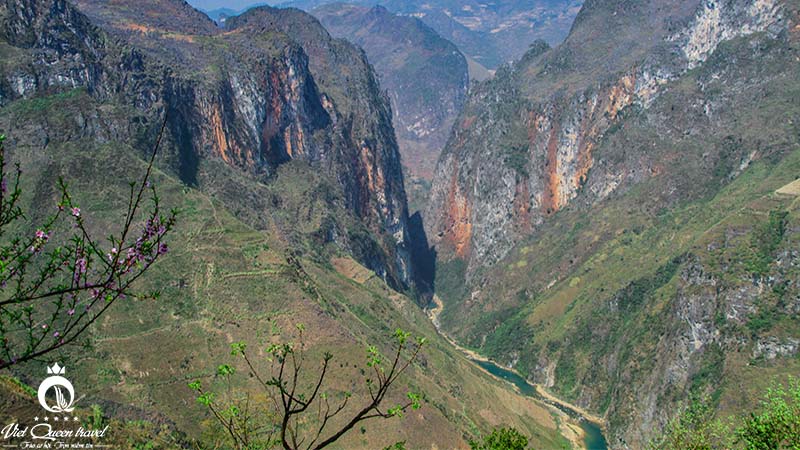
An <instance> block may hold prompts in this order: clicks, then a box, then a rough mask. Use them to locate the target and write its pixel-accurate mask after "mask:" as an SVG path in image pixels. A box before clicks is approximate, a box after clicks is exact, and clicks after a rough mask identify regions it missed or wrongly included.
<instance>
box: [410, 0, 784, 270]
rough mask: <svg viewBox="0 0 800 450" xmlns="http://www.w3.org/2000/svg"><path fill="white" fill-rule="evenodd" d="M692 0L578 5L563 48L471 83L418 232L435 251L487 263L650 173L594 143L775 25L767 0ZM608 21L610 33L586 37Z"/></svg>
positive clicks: (538, 52) (773, 5) (537, 49)
mask: <svg viewBox="0 0 800 450" xmlns="http://www.w3.org/2000/svg"><path fill="white" fill-rule="evenodd" d="M662 3H664V2H662ZM739 3H742V4H741V5H740V4H739ZM699 5H700V3H699V2H695V3H693V2H685V1H684V2H666V3H664V4H659V5H658V6H645V5H636V6H635V7H632V8H623V7H622V6H620V5H617V4H616V3H614V2H611V3H607V2H589V3H588V4H587V5H586V6H585V7H584V9H583V10H582V11H581V13H580V14H579V16H578V18H577V20H576V24H575V28H574V29H573V31H572V32H571V34H570V36H569V38H568V39H567V41H566V42H565V43H564V44H563V45H561V46H559V47H558V48H556V49H553V50H550V51H548V50H547V49H546V46H545V45H544V44H539V45H537V46H533V47H532V48H531V49H530V50H529V52H528V53H527V54H526V55H525V56H524V57H523V59H522V60H521V61H520V62H519V63H518V64H516V65H515V66H514V67H513V68H512V69H510V70H506V71H502V72H500V73H499V74H498V75H497V77H496V79H494V80H492V81H490V82H487V83H485V84H483V85H481V86H480V87H479V88H477V89H475V92H474V93H472V95H471V96H470V98H469V100H468V102H467V106H466V107H465V109H464V111H463V113H462V114H461V116H460V118H459V120H458V122H457V123H456V126H455V129H454V132H453V136H452V138H451V139H450V141H449V142H448V145H447V147H446V149H445V150H444V152H443V155H442V157H441V159H440V161H439V164H438V167H437V173H436V176H435V179H434V183H433V187H432V191H431V202H430V205H429V207H428V211H427V215H426V217H427V218H428V223H427V227H428V235H429V236H430V237H431V240H432V242H433V243H434V244H437V245H439V249H440V251H443V252H444V254H445V255H453V256H455V257H458V258H462V259H466V260H468V261H469V268H470V269H474V268H475V267H478V266H482V265H491V264H493V263H495V262H497V261H498V260H499V259H500V258H502V257H503V256H505V255H506V254H507V252H508V251H509V250H510V249H511V248H512V247H513V245H514V244H515V243H516V242H517V241H518V240H519V239H520V238H521V237H523V236H526V235H528V234H530V232H531V231H532V230H534V229H535V228H536V227H537V226H539V225H541V224H542V223H543V222H544V221H545V220H546V219H547V218H548V217H550V216H552V215H554V214H556V213H557V212H559V211H560V210H562V209H563V208H565V207H566V206H567V205H569V204H570V203H572V202H573V201H575V200H579V201H581V202H584V203H596V202H600V201H602V200H603V199H605V198H607V197H608V196H609V195H611V194H612V193H613V192H614V191H616V190H617V189H619V188H620V187H622V186H625V185H630V184H633V183H636V182H638V181H641V180H643V179H645V178H647V177H649V176H652V175H653V174H655V173H656V171H657V170H658V169H657V168H656V167H655V161H645V160H643V158H642V156H644V155H638V154H622V157H621V158H615V159H616V161H613V163H612V161H602V165H600V164H596V158H595V156H594V150H595V148H596V147H597V145H598V143H599V142H600V141H601V140H602V139H603V137H604V135H606V134H607V133H608V131H609V130H611V129H612V127H614V126H615V124H617V123H619V122H620V119H621V118H622V115H623V114H624V113H625V112H628V111H632V110H634V109H646V108H648V107H649V105H650V104H651V102H652V101H653V99H654V98H656V97H657V96H658V95H659V94H660V93H661V91H662V90H663V87H664V85H665V84H666V83H668V82H670V81H672V80H675V79H678V78H680V76H681V75H682V74H683V73H685V72H686V71H688V70H690V69H692V68H694V67H695V66H697V65H698V64H700V63H702V62H703V61H705V59H706V58H707V57H708V56H709V54H710V52H711V51H712V50H713V48H715V47H716V46H717V45H718V44H719V43H720V42H721V41H723V40H726V39H733V38H735V37H737V36H742V35H751V34H753V33H757V32H765V31H766V32H772V33H777V32H778V31H779V30H780V29H784V25H785V21H784V22H782V21H781V12H780V7H779V5H778V4H777V2H767V1H765V2H761V1H759V2H751V3H747V2H732V3H730V4H728V3H726V4H725V5H721V4H720V5H717V4H716V3H714V2H711V3H708V2H706V3H703V4H702V8H700V6H699ZM709 11H712V12H714V11H716V12H714V13H709ZM609 23H610V24H612V25H615V26H616V27H618V28H617V29H613V32H612V35H606V34H602V35H601V36H599V37H598V36H595V35H596V34H597V31H596V30H597V29H598V28H601V24H606V25H604V26H605V27H608V24H609ZM676 23H680V24H686V25H685V26H684V27H682V28H681V29H679V30H678V29H676V30H673V28H675V27H676V26H675V25H674V24H676ZM770 30H771V31H770ZM586 42H590V44H588V45H584V44H585V43H586ZM701 47H702V48H701ZM595 52H608V57H607V58H596V57H594V56H592V55H593V54H595ZM590 171H591V175H590Z"/></svg>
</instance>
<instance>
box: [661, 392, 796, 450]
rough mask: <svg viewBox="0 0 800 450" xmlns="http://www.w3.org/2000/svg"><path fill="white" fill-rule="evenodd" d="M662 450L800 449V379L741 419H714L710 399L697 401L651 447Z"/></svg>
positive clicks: (669, 425)
mask: <svg viewBox="0 0 800 450" xmlns="http://www.w3.org/2000/svg"><path fill="white" fill-rule="evenodd" d="M649 447H650V448H651V449H660V450H685V449H696V450H706V449H708V450H712V449H747V450H777V449H797V448H800V379H797V378H790V379H789V382H788V383H787V384H786V385H780V384H776V385H774V386H773V387H771V388H769V389H768V390H767V392H766V393H765V394H764V397H763V399H762V401H761V404H760V406H759V408H757V409H756V410H753V411H751V412H750V413H749V414H748V415H747V416H745V417H740V418H728V419H724V420H723V419H719V418H715V417H714V407H713V402H712V401H711V399H709V398H700V399H694V400H693V401H691V402H690V404H689V406H688V407H687V408H686V409H685V410H684V411H683V412H682V413H681V414H680V415H678V416H677V417H676V418H675V419H673V420H672V421H671V422H670V423H669V424H667V426H666V428H665V430H664V432H663V434H662V435H661V436H659V437H658V438H656V439H654V440H653V441H652V442H651V443H650V446H649Z"/></svg>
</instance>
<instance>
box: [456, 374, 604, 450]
mask: <svg viewBox="0 0 800 450" xmlns="http://www.w3.org/2000/svg"><path fill="white" fill-rule="evenodd" d="M472 361H473V362H474V363H475V364H477V365H479V366H481V367H482V368H483V369H485V370H486V371H487V372H489V373H491V374H492V375H495V376H496V377H498V378H502V379H503V380H506V381H508V382H509V383H511V384H513V385H514V386H516V387H517V388H519V391H520V392H521V393H522V394H523V395H527V396H528V397H534V398H536V399H538V400H542V401H545V402H547V403H549V404H551V405H553V406H555V407H556V408H558V409H560V410H562V411H564V412H565V413H567V414H569V415H570V416H572V417H576V418H580V426H581V428H582V429H583V432H584V434H585V438H584V445H586V448H587V449H589V450H608V443H607V442H606V438H605V436H603V430H602V429H601V428H600V427H599V426H597V424H595V423H593V422H590V421H588V420H586V419H585V418H583V417H581V415H580V414H578V413H577V412H576V411H574V410H572V409H570V408H567V407H566V406H564V405H561V404H556V403H552V402H549V401H548V400H547V399H545V398H543V397H542V396H540V395H539V393H538V392H537V391H536V388H535V387H534V386H533V385H531V384H530V383H528V381H527V380H525V378H523V377H521V376H520V375H519V374H517V373H516V372H514V371H511V370H508V369H504V368H503V367H500V366H498V365H497V364H495V363H493V362H490V361H479V360H477V359H473V360H472Z"/></svg>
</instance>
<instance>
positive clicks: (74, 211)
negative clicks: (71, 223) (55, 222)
mask: <svg viewBox="0 0 800 450" xmlns="http://www.w3.org/2000/svg"><path fill="white" fill-rule="evenodd" d="M72 215H73V216H75V217H80V216H81V209H80V208H72Z"/></svg>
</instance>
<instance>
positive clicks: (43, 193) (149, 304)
mask: <svg viewBox="0 0 800 450" xmlns="http://www.w3.org/2000/svg"><path fill="white" fill-rule="evenodd" d="M95 114H99V115H100V116H101V117H113V116H118V118H119V117H122V118H124V115H125V111H124V110H118V109H116V107H115V106H114V105H95V104H93V103H92V101H91V99H90V98H88V96H86V95H85V94H84V93H83V92H80V91H75V92H72V93H69V94H60V95H56V96H51V97H47V98H41V99H33V100H28V101H19V102H16V103H14V104H11V105H9V106H8V107H7V108H4V109H3V110H2V112H0V131H2V132H4V133H6V134H9V135H11V136H12V137H14V136H16V137H17V139H16V142H13V141H12V144H16V145H14V149H13V151H14V157H15V158H18V159H19V160H20V161H21V162H22V165H23V170H24V171H25V181H26V183H27V185H26V186H27V188H28V189H27V192H32V193H35V195H34V196H31V197H28V198H26V203H27V204H28V205H29V206H34V205H35V208H34V210H33V211H34V212H33V214H32V217H31V218H32V222H35V221H36V220H37V219H38V218H40V216H42V215H43V214H45V213H46V212H47V205H48V204H50V203H52V205H55V201H56V200H55V194H54V192H53V191H52V189H50V188H49V187H48V186H52V185H53V183H54V181H55V179H56V177H57V176H58V175H63V176H64V177H65V178H66V179H67V181H68V182H69V183H70V185H71V189H72V191H73V193H74V197H75V198H76V200H77V202H78V203H79V204H80V205H81V207H82V209H83V211H84V212H85V215H87V216H88V217H90V218H92V219H90V220H91V222H90V224H91V226H93V227H94V228H95V229H96V230H98V235H104V233H103V232H104V230H108V229H109V228H113V222H114V220H113V219H114V217H118V216H119V215H120V213H121V211H122V209H123V207H124V205H125V200H126V196H125V193H126V190H127V182H128V180H130V179H132V178H136V177H137V176H138V175H139V174H141V173H142V172H143V169H144V163H143V162H142V161H141V160H140V159H138V158H137V157H135V155H136V152H137V151H136V150H134V149H132V148H130V147H129V146H127V145H126V144H125V143H120V142H113V141H112V142H107V143H104V144H100V143H98V141H97V140H93V139H91V138H82V137H80V134H79V133H78V132H77V131H76V127H75V124H76V121H77V120H79V119H78V118H87V117H93V115H95ZM122 123H124V122H122ZM42 130H45V131H46V132H47V133H50V136H51V138H52V139H51V140H49V141H48V144H47V145H46V146H42V145H40V142H37V140H36V139H37V136H38V137H41V135H42V134H41V133H42ZM73 132H74V134H70V133H73ZM67 136H71V137H69V138H67ZM56 138H58V139H65V140H66V142H63V143H60V142H58V141H57V140H56ZM283 170H284V171H286V172H287V176H288V177H289V178H291V175H292V174H297V173H303V172H304V171H306V172H307V170H305V169H304V168H303V167H302V166H299V165H297V166H295V165H291V166H289V167H286V168H284V169H283ZM234 175H235V174H233V173H231V174H230V176H234ZM311 178H313V177H306V179H311ZM279 179H280V176H279ZM154 182H155V183H156V185H157V186H158V187H159V192H160V194H161V196H162V201H163V204H164V205H166V206H177V207H178V208H179V209H180V210H181V214H180V217H179V224H178V229H177V230H176V231H175V232H174V234H173V238H172V241H171V242H170V245H171V251H170V254H169V255H168V257H167V258H165V259H164V260H163V261H161V262H160V263H159V264H158V267H157V268H155V269H154V270H152V271H151V272H150V273H149V276H148V277H147V278H146V280H144V283H143V285H142V286H141V287H142V288H143V289H144V288H157V289H159V290H160V291H161V293H162V294H161V298H160V299H159V300H157V301H154V300H147V301H134V300H127V301H121V302H120V303H118V304H117V305H115V308H113V309H112V311H111V313H110V314H109V315H107V316H105V317H104V319H103V320H102V321H101V322H100V323H99V324H98V325H97V326H96V327H95V329H94V330H93V335H94V336H93V337H94V347H93V349H92V350H90V351H86V350H84V349H78V348H76V349H74V350H72V351H70V352H69V354H68V355H64V357H63V358H64V359H63V361H64V362H65V364H67V366H68V370H69V371H70V374H71V378H72V380H73V381H74V382H75V384H76V389H77V390H78V392H79V395H86V396H87V399H86V400H84V401H83V402H84V403H88V402H92V401H102V402H103V403H104V405H105V408H106V411H108V412H109V414H110V415H112V416H114V415H115V414H123V412H125V414H126V415H132V416H135V417H153V416H154V415H155V416H157V417H161V418H166V419H168V420H169V421H172V422H174V423H176V424H177V427H178V429H180V430H184V431H186V432H187V433H188V434H189V435H190V436H195V437H196V436H198V435H199V433H200V431H201V427H200V426H199V424H200V423H201V422H202V421H203V420H204V419H205V418H206V415H205V411H204V410H203V408H202V407H201V406H200V405H199V404H197V403H196V402H195V401H194V400H193V395H192V393H191V392H190V390H189V389H188V388H187V387H186V384H187V382H188V381H190V380H193V379H196V378H199V379H202V380H205V382H206V383H210V384H213V385H218V384H219V380H215V379H214V377H213V373H214V369H215V367H216V365H217V364H220V363H224V362H229V361H230V360H231V357H230V356H229V350H228V344H229V343H230V342H233V341H236V340H247V341H249V342H250V343H251V344H253V345H255V344H259V343H263V342H265V341H268V340H270V339H274V338H275V337H274V333H275V331H278V330H291V329H292V327H293V325H294V324H295V323H299V322H302V323H304V324H306V326H307V328H308V330H309V336H308V342H309V344H310V345H311V350H310V351H311V353H312V354H315V355H319V354H321V353H322V352H323V351H324V350H331V351H333V352H334V353H335V354H336V359H335V362H336V363H337V366H336V367H337V370H336V372H335V373H334V375H333V376H332V378H331V386H334V387H339V388H341V389H352V388H355V389H356V392H357V393H358V392H360V391H359V389H360V384H358V383H357V384H355V385H353V384H352V382H351V381H350V380H351V379H358V378H359V371H360V369H361V368H363V367H364V361H365V346H366V345H367V344H370V343H378V344H379V345H380V346H381V347H382V348H384V349H386V350H388V346H387V342H388V340H387V339H386V336H387V334H388V333H389V332H391V331H392V330H394V329H395V328H396V327H402V328H404V329H407V330H410V331H412V332H413V333H414V334H415V335H424V336H427V337H429V338H430V340H431V344H430V347H429V348H428V349H427V350H426V351H425V355H424V359H423V361H421V363H420V364H418V365H417V366H415V367H414V369H413V371H412V372H411V373H410V374H409V376H408V377H407V379H406V381H407V382H408V383H409V384H410V385H411V386H412V388H414V389H419V390H421V391H423V392H425V393H426V394H427V398H428V401H427V403H426V404H425V406H424V407H423V408H422V409H421V410H420V411H418V412H414V413H413V414H409V415H408V416H407V417H406V418H404V419H403V420H402V421H399V420H398V421H395V420H393V421H385V422H372V423H367V424H366V426H365V428H366V431H367V432H366V433H364V434H362V433H359V432H358V431H356V432H354V433H352V434H351V435H349V436H348V437H347V439H345V440H344V441H343V442H342V444H341V446H342V448H379V447H382V446H385V445H389V444H392V443H394V442H397V441H400V440H408V444H409V446H410V447H411V448H419V447H426V446H430V445H436V446H438V447H439V448H451V447H454V446H460V447H464V446H465V441H464V439H465V437H467V436H472V435H475V434H477V433H479V432H482V431H486V430H488V429H489V428H490V427H491V426H492V425H498V424H506V423H508V424H513V425H515V426H517V427H519V428H520V429H523V430H525V432H527V433H528V434H530V435H533V436H534V440H533V441H534V443H536V444H537V445H539V446H542V447H547V448H552V447H561V446H563V445H564V444H565V441H564V440H563V438H561V437H560V436H559V435H558V433H557V431H556V423H555V420H554V418H553V417H552V416H551V414H550V412H549V411H548V410H547V409H546V408H544V407H542V406H541V405H539V404H536V403H534V402H532V401H530V400H528V399H525V398H522V397H519V396H517V395H516V394H514V393H512V391H510V390H509V389H508V388H507V386H505V385H504V384H502V383H501V382H499V381H496V380H494V379H492V378H490V377H488V376H487V375H485V374H484V373H483V372H481V371H479V370H478V369H477V368H476V367H474V366H473V365H472V364H471V363H469V362H468V361H467V360H465V359H464V358H463V357H462V356H461V355H460V354H459V353H458V352H457V351H455V350H454V349H453V348H452V347H451V346H450V345H449V344H447V343H446V342H445V341H443V340H442V339H440V338H438V337H437V335H436V333H435V331H434V330H433V328H432V326H431V325H430V323H429V322H428V320H427V319H426V317H425V316H424V314H422V312H421V311H420V310H419V309H418V308H417V307H416V306H415V305H414V303H413V302H412V301H410V300H409V299H408V298H406V297H404V296H402V295H400V294H397V293H396V292H394V291H392V290H390V289H388V288H387V287H386V286H385V284H383V282H382V281H380V280H379V279H378V278H377V277H371V278H370V277H367V278H368V279H367V280H366V281H364V282H363V284H362V283H359V282H357V281H354V280H352V279H351V276H352V273H351V272H352V270H351V271H348V270H341V272H342V273H340V271H337V270H336V269H335V268H334V267H333V266H332V265H331V264H329V263H327V262H326V260H325V259H322V258H319V257H317V256H314V255H315V254H316V253H311V252H307V253H303V254H304V255H305V256H301V258H300V261H301V264H302V266H303V267H304V270H305V271H306V272H307V276H308V277H310V280H312V284H313V285H314V286H316V287H317V288H318V290H319V291H320V292H321V293H322V296H321V297H317V296H316V295H315V294H313V291H312V290H309V289H308V288H304V286H305V283H306V281H307V280H308V278H306V276H305V275H298V274H297V273H296V272H294V271H293V270H292V269H291V268H290V267H289V265H288V264H287V261H286V256H287V253H288V252H289V251H290V248H289V246H288V245H287V238H286V237H284V236H280V235H279V234H278V233H277V232H276V231H274V230H275V229H276V228H275V227H267V228H268V229H272V230H273V231H268V232H258V231H254V230H253V229H251V228H249V227H247V226H245V225H244V224H243V223H241V222H240V221H238V220H237V219H236V218H235V217H233V216H232V215H231V214H230V213H229V212H228V210H227V209H226V208H225V207H224V206H223V205H220V204H219V203H218V202H216V201H214V200H211V199H210V198H209V197H208V196H206V195H205V194H203V193H202V192H199V191H197V190H194V189H190V188H187V187H185V186H184V185H181V184H179V183H178V182H177V181H176V180H175V179H174V178H173V177H172V176H171V175H169V174H166V173H163V172H158V173H156V176H155V180H154ZM280 187H281V188H282V189H295V188H296V189H297V192H294V193H287V195H295V196H298V197H299V200H298V202H299V201H300V200H301V199H302V197H303V196H304V195H307V194H305V193H306V192H307V190H306V189H305V188H303V187H302V183H300V184H298V185H296V186H295V185H294V184H292V183H291V182H283V183H282V184H280ZM306 212H308V213H309V214H311V213H312V212H313V208H309V210H307V211H306ZM265 214H266V215H270V217H271V218H270V220H271V221H272V220H287V219H286V218H285V217H282V214H283V215H285V211H265ZM273 215H274V217H272V216H273ZM310 219H311V218H310V217H305V218H303V217H297V218H295V220H298V221H299V222H301V223H306V222H307V221H308V220H310ZM311 222H314V221H313V220H311ZM273 223H274V222H273ZM307 245H308V244H307ZM350 263H351V265H354V266H351V269H352V267H355V268H356V269H358V266H357V265H356V263H354V262H352V261H351V262H350ZM361 270H362V271H363V270H365V269H363V268H361ZM356 271H358V270H356ZM343 273H344V274H343ZM348 275H350V276H348ZM353 278H357V279H358V280H361V281H363V279H364V277H353ZM43 369H44V362H42V363H32V364H29V365H27V366H25V367H22V368H20V369H19V370H18V371H16V373H17V375H19V376H21V377H22V378H23V379H24V380H26V381H28V382H29V383H31V384H33V385H35V384H36V383H38V380H39V379H40V375H39V374H40V373H42V370H43ZM245 383H246V382H245ZM245 387H248V388H252V387H253V386H249V385H247V386H245ZM361 393H363V392H361ZM404 394H405V391H402V390H401V391H398V395H404ZM394 400H399V398H395V399H394ZM84 406H85V405H84Z"/></svg>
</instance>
